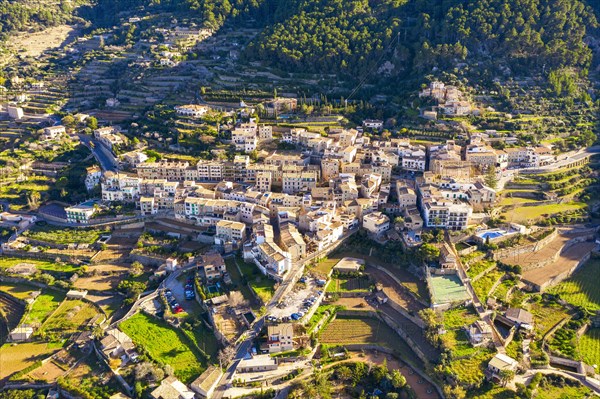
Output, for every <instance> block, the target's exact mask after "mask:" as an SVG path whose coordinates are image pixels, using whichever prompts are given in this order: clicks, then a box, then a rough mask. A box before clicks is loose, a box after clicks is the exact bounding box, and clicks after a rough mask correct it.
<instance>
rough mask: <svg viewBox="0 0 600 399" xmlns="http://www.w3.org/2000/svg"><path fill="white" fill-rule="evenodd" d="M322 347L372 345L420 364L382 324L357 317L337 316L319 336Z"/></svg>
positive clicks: (386, 326)
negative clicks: (393, 351) (391, 350)
mask: <svg viewBox="0 0 600 399" xmlns="http://www.w3.org/2000/svg"><path fill="white" fill-rule="evenodd" d="M319 342H321V343H322V344H324V345H351V344H373V345H381V346H385V347H387V348H390V349H393V350H395V351H397V352H398V355H399V356H400V357H401V358H403V359H410V360H411V361H413V362H416V364H421V361H420V360H419V358H418V357H417V356H416V355H415V354H414V352H413V351H412V349H410V347H409V346H408V344H407V343H406V342H405V341H404V340H403V339H402V338H400V337H399V336H398V334H396V333H395V332H394V330H392V329H391V328H390V327H388V325H387V324H385V323H384V322H382V321H380V320H377V319H374V318H371V317H368V316H366V317H359V316H341V315H338V316H337V317H336V319H335V320H333V321H332V322H331V323H329V324H328V325H327V326H326V327H325V328H324V329H323V330H321V332H320V334H319Z"/></svg>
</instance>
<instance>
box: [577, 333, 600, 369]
mask: <svg viewBox="0 0 600 399" xmlns="http://www.w3.org/2000/svg"><path fill="white" fill-rule="evenodd" d="M579 353H580V355H581V358H582V360H583V361H584V362H586V363H587V364H589V365H590V366H593V365H594V364H596V365H598V366H599V367H600V328H591V329H589V330H588V331H587V332H586V333H585V334H583V335H582V336H581V338H579Z"/></svg>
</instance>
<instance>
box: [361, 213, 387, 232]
mask: <svg viewBox="0 0 600 399" xmlns="http://www.w3.org/2000/svg"><path fill="white" fill-rule="evenodd" d="M363 228H364V229H365V230H367V231H368V232H369V233H371V234H375V235H380V234H382V233H384V232H386V231H388V230H389V228H390V218H389V217H387V216H386V215H384V214H383V213H381V212H373V213H369V214H367V215H364V216H363Z"/></svg>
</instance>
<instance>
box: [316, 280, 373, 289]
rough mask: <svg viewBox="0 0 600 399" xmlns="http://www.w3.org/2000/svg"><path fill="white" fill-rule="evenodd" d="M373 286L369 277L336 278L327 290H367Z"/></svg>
mask: <svg viewBox="0 0 600 399" xmlns="http://www.w3.org/2000/svg"><path fill="white" fill-rule="evenodd" d="M370 286H371V281H370V280H369V278H365V277H351V278H334V279H332V280H331V282H330V283H329V285H328V286H327V292H366V291H368V289H369V287H370Z"/></svg>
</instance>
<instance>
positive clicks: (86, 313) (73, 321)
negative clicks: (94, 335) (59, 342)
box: [39, 300, 98, 339]
mask: <svg viewBox="0 0 600 399" xmlns="http://www.w3.org/2000/svg"><path fill="white" fill-rule="evenodd" d="M97 314H98V311H97V310H96V308H95V307H94V306H92V305H90V304H89V303H87V302H83V301H80V300H68V301H64V302H63V303H62V304H61V305H60V306H59V308H58V309H57V310H56V312H54V313H53V314H52V317H50V318H49V319H48V320H46V322H45V323H44V324H43V325H42V327H41V328H40V330H39V334H41V335H46V336H48V337H49V338H50V339H52V338H58V337H66V336H68V335H69V334H73V333H74V332H77V331H79V330H80V329H81V328H82V327H83V326H84V325H85V324H87V323H88V322H89V321H90V320H91V319H92V318H93V317H94V316H96V315H97Z"/></svg>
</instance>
